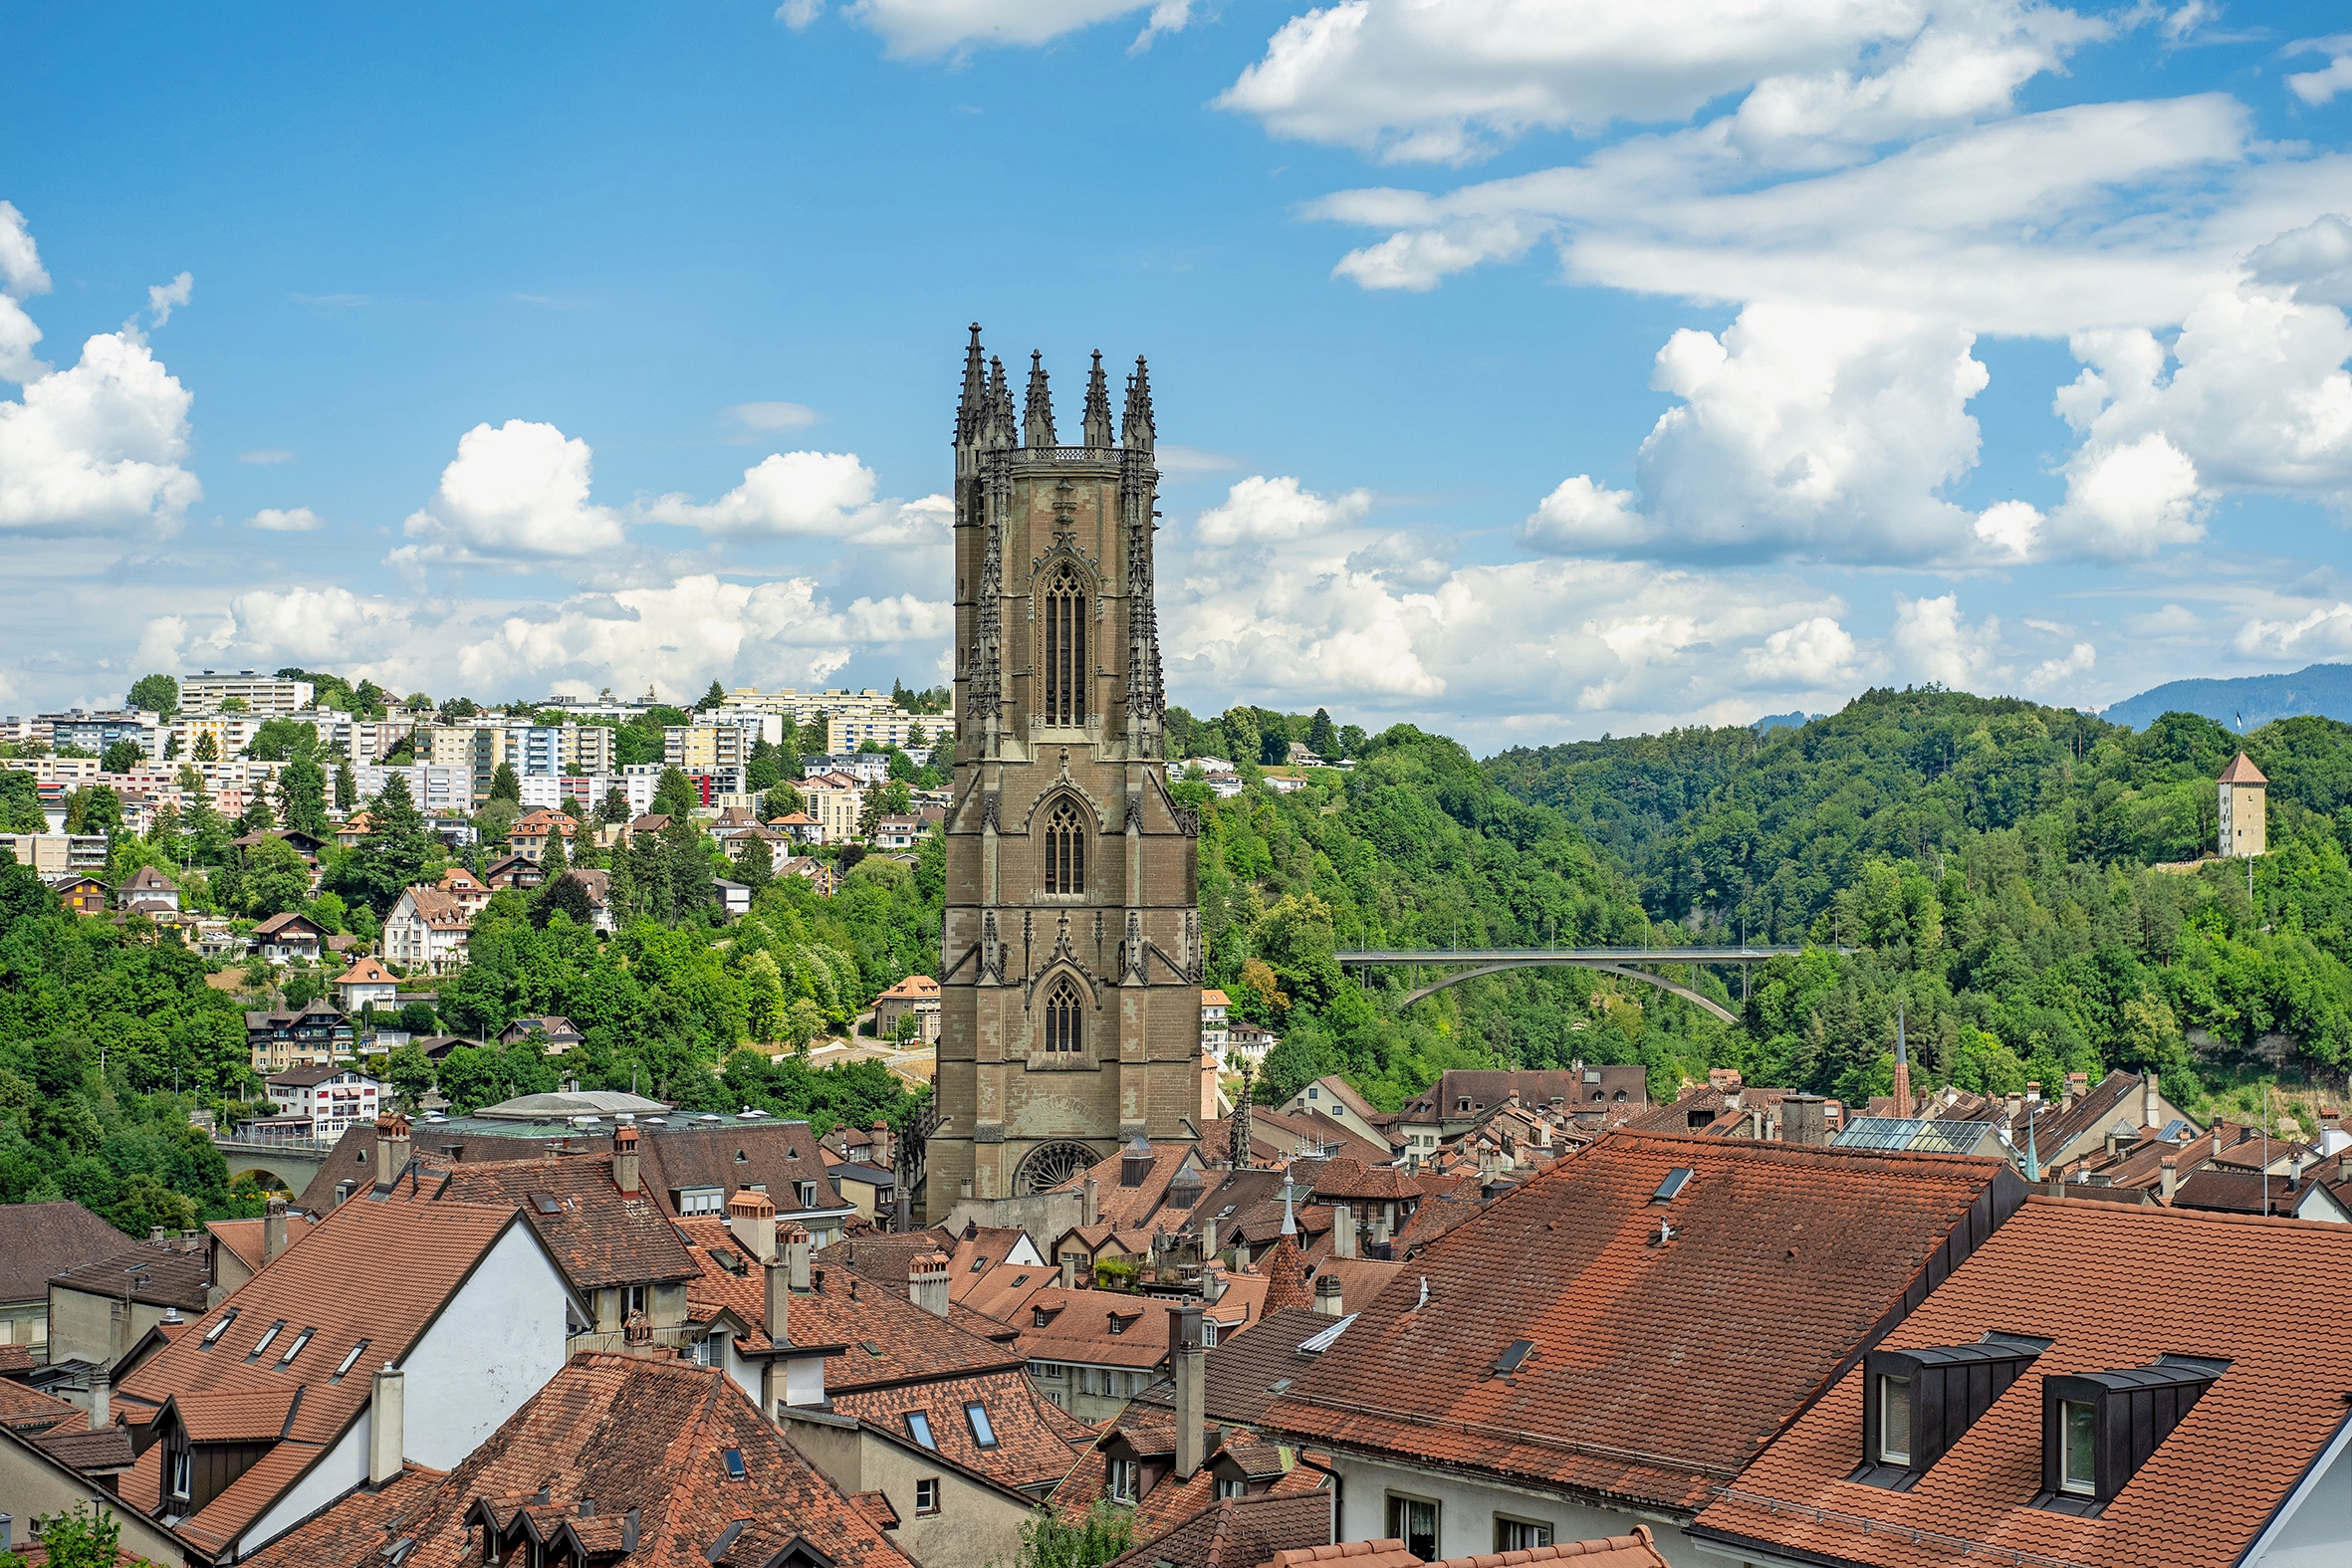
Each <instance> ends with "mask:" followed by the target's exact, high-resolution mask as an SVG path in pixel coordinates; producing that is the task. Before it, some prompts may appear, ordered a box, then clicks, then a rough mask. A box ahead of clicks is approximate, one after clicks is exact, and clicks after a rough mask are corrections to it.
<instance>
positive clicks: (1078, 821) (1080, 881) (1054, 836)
mask: <svg viewBox="0 0 2352 1568" xmlns="http://www.w3.org/2000/svg"><path fill="white" fill-rule="evenodd" d="M1085 890H1086V818H1085V814H1084V813H1083V812H1081V811H1080V810H1079V809H1078V808H1077V805H1076V804H1075V803H1074V802H1072V801H1069V800H1063V801H1062V802H1060V803H1059V804H1058V805H1057V806H1055V807H1054V809H1053V810H1052V811H1051V812H1049V813H1048V814H1047V816H1046V891H1047V892H1049V893H1083V892H1084V891H1085Z"/></svg>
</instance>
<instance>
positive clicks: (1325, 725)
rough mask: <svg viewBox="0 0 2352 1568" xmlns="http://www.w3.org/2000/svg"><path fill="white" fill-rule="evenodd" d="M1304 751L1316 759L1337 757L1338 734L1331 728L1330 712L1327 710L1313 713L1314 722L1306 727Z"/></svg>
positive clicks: (1323, 709)
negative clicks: (1313, 755) (1312, 754)
mask: <svg viewBox="0 0 2352 1568" xmlns="http://www.w3.org/2000/svg"><path fill="white" fill-rule="evenodd" d="M1306 749H1307V750H1308V751H1310V752H1312V753H1314V754H1315V756H1317V757H1322V758H1332V757H1337V756H1338V755H1339V732H1338V731H1336V730H1334V729H1332V728H1331V712H1330V710H1329V709H1327V708H1317V709H1316V710H1315V711H1314V722H1313V723H1312V724H1310V725H1308V726H1307V730H1306Z"/></svg>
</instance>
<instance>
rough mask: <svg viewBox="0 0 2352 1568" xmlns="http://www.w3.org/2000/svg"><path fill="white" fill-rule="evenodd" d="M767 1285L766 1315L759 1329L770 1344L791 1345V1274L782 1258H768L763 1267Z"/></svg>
mask: <svg viewBox="0 0 2352 1568" xmlns="http://www.w3.org/2000/svg"><path fill="white" fill-rule="evenodd" d="M765 1269H766V1272H765V1275H764V1282H765V1283H766V1285H767V1301H766V1306H767V1313H766V1316H765V1320H764V1321H763V1322H762V1323H761V1325H760V1326H761V1327H762V1328H763V1329H765V1330H766V1331H767V1335H768V1340H769V1342H770V1343H771V1344H777V1345H789V1344H791V1343H792V1337H793V1335H792V1311H793V1295H792V1274H791V1270H790V1268H789V1266H788V1265H787V1264H786V1263H785V1261H784V1260H783V1259H782V1258H775V1257H772V1258H770V1259H769V1260H768V1261H767V1263H766V1265H765Z"/></svg>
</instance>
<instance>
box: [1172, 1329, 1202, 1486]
mask: <svg viewBox="0 0 2352 1568" xmlns="http://www.w3.org/2000/svg"><path fill="white" fill-rule="evenodd" d="M1168 1357H1169V1361H1170V1363H1171V1368H1170V1369H1171V1370H1172V1371H1173V1372H1174V1373H1175V1374H1176V1479H1178V1480H1179V1481H1188V1480H1190V1479H1192V1478H1193V1476H1195V1475H1197V1474H1198V1473H1200V1468H1201V1461H1202V1460H1203V1458H1205V1457H1206V1455H1205V1454H1204V1452H1203V1450H1204V1448H1205V1444H1204V1441H1203V1434H1202V1432H1201V1425H1202V1422H1203V1420H1204V1419H1205V1413H1206V1408H1207V1404H1208V1376H1207V1373H1208V1353H1207V1350H1206V1349H1205V1348H1204V1344H1203V1340H1202V1334H1201V1308H1200V1306H1199V1305H1198V1304H1197V1303H1195V1304H1193V1305H1189V1306H1174V1307H1170V1308H1168Z"/></svg>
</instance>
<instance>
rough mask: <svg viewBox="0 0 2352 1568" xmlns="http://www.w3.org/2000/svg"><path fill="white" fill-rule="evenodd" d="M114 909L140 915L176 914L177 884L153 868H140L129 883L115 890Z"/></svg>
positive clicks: (177, 900) (177, 906) (177, 902)
mask: <svg viewBox="0 0 2352 1568" xmlns="http://www.w3.org/2000/svg"><path fill="white" fill-rule="evenodd" d="M115 907H116V908H117V909H119V910H122V911H124V912H126V913H131V914H140V915H157V914H164V913H177V912H178V909H179V884H178V883H177V882H174V881H172V880H171V878H169V877H167V876H165V875H164V874H163V873H162V872H160V871H158V870H156V869H155V868H154V867H153V866H140V867H139V868H138V869H137V870H136V871H134V872H132V873H131V874H130V880H129V881H127V882H124V883H123V884H122V885H121V886H120V887H118V888H117V889H115Z"/></svg>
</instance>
